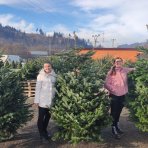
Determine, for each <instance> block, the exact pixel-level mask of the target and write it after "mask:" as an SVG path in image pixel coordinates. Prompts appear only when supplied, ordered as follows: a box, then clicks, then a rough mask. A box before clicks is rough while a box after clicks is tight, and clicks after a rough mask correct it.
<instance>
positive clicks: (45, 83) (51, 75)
mask: <svg viewBox="0 0 148 148" xmlns="http://www.w3.org/2000/svg"><path fill="white" fill-rule="evenodd" d="M55 81H56V74H55V72H54V70H53V69H52V66H51V64H50V63H44V67H43V69H42V70H41V71H40V72H39V75H38V76H37V82H36V89H35V99H34V104H35V105H36V106H38V110H39V113H38V121H37V126H38V130H39V133H40V138H41V140H48V138H49V137H48V132H47V126H48V123H49V120H50V117H51V114H50V113H49V108H50V107H51V105H52V101H53V98H54V95H55V88H54V84H55Z"/></svg>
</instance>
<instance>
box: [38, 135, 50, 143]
mask: <svg viewBox="0 0 148 148" xmlns="http://www.w3.org/2000/svg"><path fill="white" fill-rule="evenodd" d="M40 141H41V143H42V144H48V143H49V140H48V139H47V138H46V137H43V136H41V137H40Z"/></svg>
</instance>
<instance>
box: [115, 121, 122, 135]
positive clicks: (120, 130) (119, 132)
mask: <svg viewBox="0 0 148 148" xmlns="http://www.w3.org/2000/svg"><path fill="white" fill-rule="evenodd" d="M115 127H116V131H117V133H118V134H123V133H124V132H123V130H122V129H121V128H120V127H119V122H118V123H117V125H116V126H115Z"/></svg>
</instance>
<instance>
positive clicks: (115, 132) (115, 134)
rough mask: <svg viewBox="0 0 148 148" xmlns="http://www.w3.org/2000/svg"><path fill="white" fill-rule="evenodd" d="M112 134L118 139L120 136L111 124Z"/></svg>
mask: <svg viewBox="0 0 148 148" xmlns="http://www.w3.org/2000/svg"><path fill="white" fill-rule="evenodd" d="M112 134H113V136H114V138H115V139H120V138H121V137H120V135H119V134H118V132H117V130H116V127H115V126H112Z"/></svg>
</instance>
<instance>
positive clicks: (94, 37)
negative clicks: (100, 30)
mask: <svg viewBox="0 0 148 148" xmlns="http://www.w3.org/2000/svg"><path fill="white" fill-rule="evenodd" d="M99 36H100V34H97V35H96V34H95V35H92V37H93V39H94V42H95V45H94V47H95V48H96V45H97V39H98V37H99Z"/></svg>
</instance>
